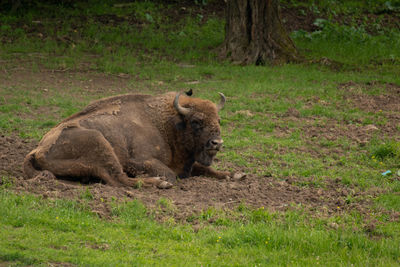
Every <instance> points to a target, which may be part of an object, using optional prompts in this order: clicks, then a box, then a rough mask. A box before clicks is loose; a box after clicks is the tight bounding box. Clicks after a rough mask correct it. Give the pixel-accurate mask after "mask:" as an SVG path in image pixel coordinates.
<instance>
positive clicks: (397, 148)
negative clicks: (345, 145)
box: [371, 141, 400, 160]
mask: <svg viewBox="0 0 400 267" xmlns="http://www.w3.org/2000/svg"><path fill="white" fill-rule="evenodd" d="M371 154H372V155H371V157H372V158H376V159H380V160H385V159H400V142H396V141H389V142H385V143H381V144H377V145H376V146H374V147H373V148H372V153H371Z"/></svg>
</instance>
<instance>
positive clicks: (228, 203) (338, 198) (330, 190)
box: [0, 136, 373, 220]
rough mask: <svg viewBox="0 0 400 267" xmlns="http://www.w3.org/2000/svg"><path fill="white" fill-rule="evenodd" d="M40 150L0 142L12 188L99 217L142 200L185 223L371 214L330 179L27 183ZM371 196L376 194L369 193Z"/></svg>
mask: <svg viewBox="0 0 400 267" xmlns="http://www.w3.org/2000/svg"><path fill="white" fill-rule="evenodd" d="M36 145H37V142H36V141H31V142H28V141H25V140H22V139H20V138H19V137H17V136H13V137H6V136H1V137H0V155H2V160H1V165H0V173H1V175H2V176H4V175H6V176H9V177H15V181H14V184H15V187H14V188H13V189H14V190H15V191H17V192H29V193H33V194H37V195H41V196H43V197H45V198H67V199H75V200H78V201H83V200H86V201H87V200H89V206H90V208H91V209H92V211H93V212H95V213H97V214H99V215H100V216H101V217H109V216H110V203H111V202H112V201H114V200H115V199H118V200H120V201H124V200H128V201H129V200H133V199H139V200H141V201H142V202H143V203H144V204H145V205H146V206H148V207H150V208H153V207H156V206H157V203H158V201H159V200H160V199H161V198H164V199H169V200H170V201H171V204H172V205H173V206H174V207H175V210H176V212H174V214H173V216H174V217H175V218H176V219H178V220H185V219H186V218H188V217H189V216H191V215H193V214H199V213H200V212H202V211H203V210H206V209H208V208H209V207H213V208H216V209H222V210H226V209H232V208H235V207H237V206H238V205H240V204H242V203H243V204H245V205H247V206H250V207H254V208H260V207H265V208H266V209H269V210H286V209H290V208H292V209H296V208H301V209H307V210H310V211H314V212H316V213H318V214H319V215H321V214H326V215H329V214H332V213H338V212H342V211H343V210H348V209H353V208H357V209H358V210H359V211H363V210H367V208H366V207H367V204H368V201H367V200H363V201H358V202H357V204H354V203H347V202H346V198H347V197H348V196H349V195H351V196H352V197H353V198H354V197H357V196H363V195H365V194H367V192H356V190H354V189H351V188H349V187H345V186H344V185H343V184H341V183H340V181H339V180H328V181H327V182H326V184H325V186H323V187H313V186H312V185H307V186H300V185H299V183H297V181H296V179H294V178H286V179H284V180H280V179H276V178H272V177H253V176H250V177H248V178H247V179H246V180H243V181H226V180H215V179H212V178H208V177H193V178H189V179H182V180H180V181H179V183H178V185H177V186H175V187H174V188H172V189H169V190H159V189H157V188H139V189H133V188H126V187H124V188H115V187H111V186H108V185H104V184H100V183H93V184H86V185H82V184H80V183H78V182H72V181H66V180H61V179H54V178H52V177H46V176H40V175H39V176H37V177H35V178H33V179H30V180H24V179H23V177H22V167H21V166H22V163H23V159H24V157H25V155H26V154H27V153H28V152H29V151H30V150H31V149H32V148H34V147H35V146H36ZM311 184H312V183H311ZM368 194H370V195H371V194H373V193H371V192H368Z"/></svg>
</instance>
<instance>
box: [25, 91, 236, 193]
mask: <svg viewBox="0 0 400 267" xmlns="http://www.w3.org/2000/svg"><path fill="white" fill-rule="evenodd" d="M220 96H221V100H220V103H219V104H218V105H215V104H214V103H212V102H211V101H208V100H203V99H199V98H192V97H189V96H188V95H181V94H180V93H176V92H169V93H165V94H161V95H156V96H151V95H140V94H128V95H119V96H114V97H109V98H105V99H101V100H98V101H96V102H93V103H92V104H90V105H88V106H87V107H86V108H85V109H84V110H83V111H81V112H79V113H76V114H74V115H72V116H70V117H69V118H67V119H65V120H63V121H62V122H61V123H59V124H58V125H57V126H55V127H54V128H53V129H51V130H50V131H49V132H48V133H47V134H46V135H45V136H44V137H43V139H42V140H41V141H40V143H39V145H38V147H37V148H36V149H34V150H33V151H31V152H30V153H29V154H28V155H27V156H26V157H25V161H24V173H25V176H26V178H32V177H35V176H37V175H39V174H41V175H47V176H51V177H55V176H57V177H74V178H79V179H87V178H96V179H100V180H101V181H102V182H104V183H107V184H110V185H113V186H124V185H125V186H138V185H140V184H142V185H155V186H157V187H158V188H170V187H172V185H173V184H175V182H176V178H177V177H180V178H186V177H189V176H196V175H206V176H212V177H216V178H219V179H224V178H228V177H230V176H231V173H230V172H226V171H217V170H214V169H213V168H211V167H210V165H211V163H212V162H213V159H214V157H215V155H216V154H217V152H218V151H219V150H220V149H221V146H222V143H223V141H222V139H221V135H220V118H219V116H218V111H219V110H220V109H222V108H223V106H224V104H225V96H224V95H223V94H222V93H220ZM138 176H140V177H141V178H138Z"/></svg>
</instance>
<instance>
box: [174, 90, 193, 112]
mask: <svg viewBox="0 0 400 267" xmlns="http://www.w3.org/2000/svg"><path fill="white" fill-rule="evenodd" d="M180 95H181V93H177V94H176V96H175V100H174V108H175V109H176V111H178V112H179V114H182V115H185V116H186V115H188V114H189V112H190V109H188V108H184V107H182V106H181V105H179V96H180Z"/></svg>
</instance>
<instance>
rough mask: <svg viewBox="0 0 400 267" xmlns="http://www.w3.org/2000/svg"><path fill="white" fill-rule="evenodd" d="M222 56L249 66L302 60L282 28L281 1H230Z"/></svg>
mask: <svg viewBox="0 0 400 267" xmlns="http://www.w3.org/2000/svg"><path fill="white" fill-rule="evenodd" d="M221 55H222V56H223V57H225V58H229V59H231V60H232V61H233V62H235V63H236V64H245V65H248V64H256V65H264V64H266V63H269V64H280V63H286V62H288V61H299V54H298V51H297V49H296V47H295V45H294V43H293V41H292V40H291V39H290V37H289V35H288V34H287V32H286V30H285V28H284V27H283V25H282V22H281V19H280V14H279V3H278V0H228V3H227V10H226V26H225V41H224V43H223V44H222V49H221Z"/></svg>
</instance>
